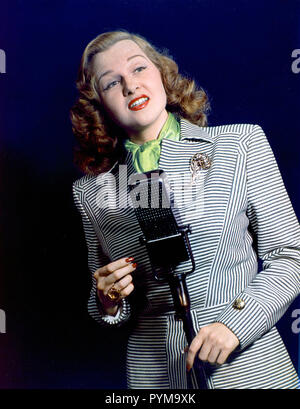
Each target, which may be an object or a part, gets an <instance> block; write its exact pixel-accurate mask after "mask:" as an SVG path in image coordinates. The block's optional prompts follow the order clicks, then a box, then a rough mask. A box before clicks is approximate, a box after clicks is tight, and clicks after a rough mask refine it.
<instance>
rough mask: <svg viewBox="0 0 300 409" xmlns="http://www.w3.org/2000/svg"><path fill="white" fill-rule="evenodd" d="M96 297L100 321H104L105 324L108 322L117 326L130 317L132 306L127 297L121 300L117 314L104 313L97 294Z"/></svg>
mask: <svg viewBox="0 0 300 409" xmlns="http://www.w3.org/2000/svg"><path fill="white" fill-rule="evenodd" d="M96 299H97V307H98V311H99V317H98V318H99V320H98V322H99V323H103V324H104V325H105V324H107V325H109V326H115V325H116V326H117V325H120V324H123V323H124V322H126V321H127V320H128V319H129V317H130V312H131V308H130V304H129V302H128V301H127V300H126V299H125V298H123V299H122V300H121V304H120V306H119V308H118V311H117V314H116V315H107V314H105V313H103V310H102V308H101V305H100V303H99V301H98V297H97V296H96Z"/></svg>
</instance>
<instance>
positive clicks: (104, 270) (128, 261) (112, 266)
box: [94, 257, 134, 279]
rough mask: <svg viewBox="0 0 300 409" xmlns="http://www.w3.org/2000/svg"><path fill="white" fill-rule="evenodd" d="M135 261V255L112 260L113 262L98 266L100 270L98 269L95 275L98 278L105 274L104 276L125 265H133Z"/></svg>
mask: <svg viewBox="0 0 300 409" xmlns="http://www.w3.org/2000/svg"><path fill="white" fill-rule="evenodd" d="M133 262H134V258H133V257H123V258H120V259H118V260H115V261H112V262H111V263H109V264H106V265H105V266H103V267H100V268H98V270H96V271H95V273H94V277H95V278H96V279H97V278H99V277H101V276H104V277H105V276H108V275H110V274H112V273H114V272H115V271H117V270H119V269H121V268H123V267H126V266H129V265H132V264H133Z"/></svg>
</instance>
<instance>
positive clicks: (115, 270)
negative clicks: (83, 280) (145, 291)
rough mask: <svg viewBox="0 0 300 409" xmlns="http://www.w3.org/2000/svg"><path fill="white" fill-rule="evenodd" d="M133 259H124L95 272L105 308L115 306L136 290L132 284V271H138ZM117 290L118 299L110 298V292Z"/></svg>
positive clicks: (99, 295) (99, 294)
mask: <svg viewBox="0 0 300 409" xmlns="http://www.w3.org/2000/svg"><path fill="white" fill-rule="evenodd" d="M136 266H137V265H136V263H134V258H133V257H123V258H121V259H119V260H115V261H112V262H111V263H109V264H106V265H105V266H103V267H101V268H99V269H98V270H96V271H95V273H94V277H95V279H96V280H97V290H98V297H99V299H100V301H101V303H102V304H103V305H104V306H107V307H109V306H111V305H115V304H116V303H117V302H118V301H119V300H120V298H125V297H127V296H128V295H129V294H130V293H131V292H132V291H133V289H134V286H133V284H132V275H131V274H130V273H131V272H132V271H134V270H135V269H136ZM112 289H113V290H116V291H117V294H118V297H116V299H115V300H114V299H112V298H111V297H108V294H109V292H110V290H112Z"/></svg>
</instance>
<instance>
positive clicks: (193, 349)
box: [186, 331, 203, 371]
mask: <svg viewBox="0 0 300 409" xmlns="http://www.w3.org/2000/svg"><path fill="white" fill-rule="evenodd" d="M202 344H203V337H202V334H200V331H199V332H198V334H197V335H196V336H195V338H194V339H193V341H192V342H191V345H190V347H189V350H188V353H187V357H186V369H187V370H188V371H189V370H190V369H191V368H192V366H193V365H194V360H195V356H196V354H197V353H198V351H199V349H200V348H201V346H202Z"/></svg>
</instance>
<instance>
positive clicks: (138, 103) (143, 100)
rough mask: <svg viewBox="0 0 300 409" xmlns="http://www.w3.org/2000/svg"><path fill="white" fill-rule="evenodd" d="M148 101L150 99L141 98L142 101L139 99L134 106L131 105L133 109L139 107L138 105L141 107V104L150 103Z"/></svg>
mask: <svg viewBox="0 0 300 409" xmlns="http://www.w3.org/2000/svg"><path fill="white" fill-rule="evenodd" d="M148 99H149V98H140V99H138V100H137V101H135V102H134V103H133V104H131V105H130V108H133V107H135V106H137V105H140V104H142V103H143V102H145V101H148Z"/></svg>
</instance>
